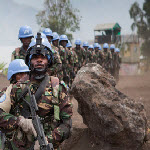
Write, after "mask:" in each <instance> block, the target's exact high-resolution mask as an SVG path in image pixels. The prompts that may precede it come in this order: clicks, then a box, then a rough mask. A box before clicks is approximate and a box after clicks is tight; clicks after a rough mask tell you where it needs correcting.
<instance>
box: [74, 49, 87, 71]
mask: <svg viewBox="0 0 150 150" xmlns="http://www.w3.org/2000/svg"><path fill="white" fill-rule="evenodd" d="M73 51H75V52H76V54H77V56H78V63H77V66H78V70H80V68H81V67H82V65H83V62H84V60H85V53H84V50H83V48H80V49H77V48H76V47H75V48H73Z"/></svg>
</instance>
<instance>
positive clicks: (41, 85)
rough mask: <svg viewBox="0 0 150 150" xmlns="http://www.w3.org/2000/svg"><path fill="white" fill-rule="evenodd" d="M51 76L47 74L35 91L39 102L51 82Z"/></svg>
mask: <svg viewBox="0 0 150 150" xmlns="http://www.w3.org/2000/svg"><path fill="white" fill-rule="evenodd" d="M49 81H50V77H49V76H48V75H46V76H45V78H44V80H43V81H42V82H41V84H40V86H39V87H38V89H37V91H36V93H35V99H36V101H37V102H38V101H39V100H40V98H41V96H42V94H43V92H44V90H45V88H46V85H47V84H48V83H49Z"/></svg>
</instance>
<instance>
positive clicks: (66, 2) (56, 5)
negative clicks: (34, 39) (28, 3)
mask: <svg viewBox="0 0 150 150" xmlns="http://www.w3.org/2000/svg"><path fill="white" fill-rule="evenodd" d="M78 13H79V10H78V9H74V8H73V7H72V5H71V3H70V0H45V1H44V10H42V11H39V13H38V14H37V15H36V18H37V23H38V24H39V25H40V27H41V28H42V29H43V28H50V29H51V30H52V31H53V32H57V33H58V34H60V35H62V34H66V35H67V34H68V35H69V36H70V38H72V34H71V33H67V32H68V31H69V32H70V31H71V32H75V31H76V30H78V29H80V27H79V23H80V20H81V17H80V16H79V14H78ZM70 40H71V39H70Z"/></svg>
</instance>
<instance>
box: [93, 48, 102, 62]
mask: <svg viewBox="0 0 150 150" xmlns="http://www.w3.org/2000/svg"><path fill="white" fill-rule="evenodd" d="M102 61H103V54H102V52H100V51H97V52H96V51H94V52H93V62H95V63H98V64H100V65H101V64H102Z"/></svg>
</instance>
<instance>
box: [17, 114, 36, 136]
mask: <svg viewBox="0 0 150 150" xmlns="http://www.w3.org/2000/svg"><path fill="white" fill-rule="evenodd" d="M18 126H19V127H21V128H22V130H23V131H24V132H25V133H29V134H32V135H34V137H36V136H37V133H36V131H35V129H34V127H33V123H32V119H25V118H24V117H23V116H19V122H18Z"/></svg>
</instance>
